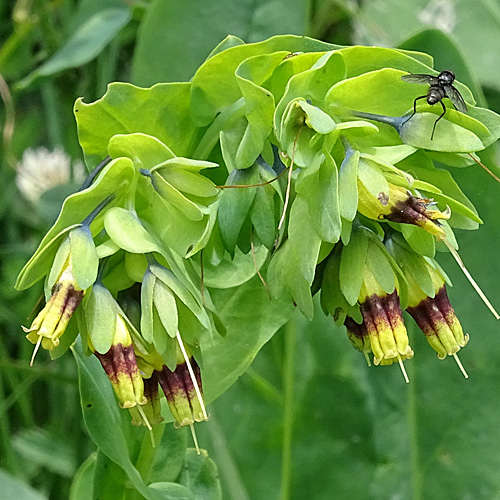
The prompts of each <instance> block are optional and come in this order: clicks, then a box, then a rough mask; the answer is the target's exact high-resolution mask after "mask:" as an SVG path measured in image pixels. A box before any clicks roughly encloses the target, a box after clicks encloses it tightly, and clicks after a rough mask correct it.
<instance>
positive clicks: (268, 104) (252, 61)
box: [221, 52, 286, 169]
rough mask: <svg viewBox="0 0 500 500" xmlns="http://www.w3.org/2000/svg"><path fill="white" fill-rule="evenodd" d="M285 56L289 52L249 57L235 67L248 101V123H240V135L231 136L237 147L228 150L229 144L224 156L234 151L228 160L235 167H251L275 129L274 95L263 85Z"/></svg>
mask: <svg viewBox="0 0 500 500" xmlns="http://www.w3.org/2000/svg"><path fill="white" fill-rule="evenodd" d="M285 55H286V52H281V53H280V52H278V53H273V54H262V55H258V56H254V57H250V58H248V59H246V60H245V61H243V62H242V63H241V64H240V65H239V66H238V68H237V69H236V80H237V83H238V86H239V88H240V91H241V95H242V96H243V99H244V101H245V110H244V113H245V122H246V123H245V124H244V126H241V125H240V127H239V129H240V134H239V137H237V138H235V137H233V138H232V144H233V145H235V146H237V147H236V148H235V149H234V148H233V149H234V151H231V152H229V151H228V148H227V146H226V148H225V152H226V156H225V158H226V157H227V154H228V153H229V154H231V156H232V159H231V162H230V163H229V162H228V163H229V164H230V165H232V166H233V168H239V169H245V168H248V167H250V166H251V165H252V164H253V163H254V162H255V160H256V159H257V157H258V156H259V155H260V154H261V152H262V150H263V148H264V143H265V141H266V140H267V138H268V137H269V135H270V133H271V131H272V128H273V115H274V98H273V95H272V94H271V93H270V92H269V91H268V90H266V89H264V88H263V87H262V86H261V85H262V83H263V82H264V81H265V80H267V79H268V78H269V76H270V75H271V74H272V72H273V70H274V68H275V67H276V66H277V65H278V64H279V63H280V62H281V61H282V60H283V57H284V56H285ZM230 133H231V132H230ZM224 135H225V131H223V132H222V133H221V142H223V141H224ZM235 143H236V144H235ZM226 144H227V141H226ZM226 161H227V160H226Z"/></svg>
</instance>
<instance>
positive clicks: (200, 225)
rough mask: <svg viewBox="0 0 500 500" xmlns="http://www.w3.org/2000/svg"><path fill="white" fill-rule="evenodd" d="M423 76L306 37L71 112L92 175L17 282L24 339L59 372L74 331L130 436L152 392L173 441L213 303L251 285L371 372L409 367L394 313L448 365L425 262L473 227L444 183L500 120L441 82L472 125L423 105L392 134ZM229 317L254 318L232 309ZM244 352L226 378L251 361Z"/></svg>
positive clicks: (405, 64)
mask: <svg viewBox="0 0 500 500" xmlns="http://www.w3.org/2000/svg"><path fill="white" fill-rule="evenodd" d="M431 65H432V59H431V58H430V57H427V56H426V55H424V54H420V53H418V54H416V53H415V54H412V53H411V52H408V51H401V50H397V49H385V48H377V47H338V46H333V45H330V44H326V43H323V42H319V41H316V40H310V39H306V38H304V37H295V36H280V37H274V38H271V39H269V40H265V41H263V42H259V43H256V44H248V45H246V44H240V43H239V42H238V43H236V44H235V43H234V40H232V41H230V43H227V44H226V42H223V43H222V44H221V45H220V46H219V47H218V48H217V50H215V51H214V52H213V53H212V55H211V57H209V58H208V59H207V60H206V61H205V62H204V63H203V65H202V66H201V67H200V68H199V70H198V71H197V72H196V74H195V75H194V76H193V78H192V80H191V81H190V82H188V83H168V84H158V85H155V86H153V87H151V88H150V89H140V88H138V87H135V86H133V85H130V84H119V83H116V84H112V85H110V87H109V89H108V91H107V93H106V95H105V96H104V97H103V98H102V99H100V100H98V101H97V102H95V103H91V104H86V103H83V101H82V100H81V99H79V100H78V101H77V102H76V104H75V116H76V119H77V124H78V133H79V140H80V144H81V146H82V149H83V151H84V154H85V158H86V159H87V161H88V162H89V166H95V165H96V164H97V166H95V169H94V170H93V172H92V174H91V175H90V176H89V178H88V179H87V181H86V182H85V183H84V185H83V186H82V189H81V190H80V191H79V192H78V193H76V194H74V195H71V196H69V197H68V198H67V199H66V200H65V202H64V204H63V207H62V210H61V213H60V215H59V217H58V219H57V221H56V222H55V224H54V226H53V227H52V228H51V229H50V230H49V232H48V233H47V235H46V236H45V237H44V239H43V240H42V242H41V244H40V246H39V248H38V249H37V251H36V252H35V254H34V255H33V257H32V258H31V259H30V261H29V262H28V263H27V264H26V266H25V268H24V269H23V270H22V272H21V274H20V276H19V279H18V283H17V287H18V288H21V289H22V288H27V287H29V286H31V285H32V284H34V283H35V282H36V281H38V280H40V279H43V278H45V295H46V299H47V303H46V305H45V307H44V308H43V310H42V311H41V312H40V313H39V315H38V316H37V317H36V318H35V320H34V321H33V323H32V325H31V327H29V328H26V329H25V330H26V332H27V333H28V339H29V340H30V341H31V342H33V343H34V344H35V345H36V349H38V347H39V346H41V347H42V348H45V349H49V350H56V351H57V354H58V355H59V354H61V352H62V351H64V350H65V349H67V348H68V347H69V346H70V344H71V342H72V341H73V340H74V338H75V337H76V335H77V333H80V334H81V337H82V344H83V348H84V351H85V352H87V353H89V354H90V353H94V354H95V356H97V357H98V358H99V360H100V362H101V364H102V366H103V368H104V370H105V372H106V374H107V375H108V377H109V379H110V380H111V383H112V385H113V388H114V390H115V394H116V396H117V398H118V400H119V401H120V405H121V406H122V407H123V408H128V409H129V410H130V412H131V414H132V420H133V423H135V424H144V425H146V426H150V425H152V424H154V423H158V422H160V421H161V420H162V415H161V407H160V400H159V388H161V390H162V391H163V393H164V394H165V397H166V402H167V404H168V406H169V408H170V412H171V414H172V416H173V418H174V419H175V420H176V422H177V423H178V425H188V424H192V423H193V422H197V421H200V420H206V418H207V413H206V410H205V406H204V403H203V390H202V383H201V379H202V377H201V372H202V370H203V363H202V359H203V355H204V354H205V352H204V346H207V345H211V344H213V342H211V341H212V340H213V339H212V338H211V336H212V335H214V333H215V332H217V333H220V334H224V325H223V321H222V320H221V318H219V316H218V313H217V310H216V307H215V305H214V302H212V299H211V295H214V294H217V289H233V290H234V291H235V293H238V290H240V288H239V287H241V286H244V284H245V283H246V282H247V281H249V280H250V279H251V278H253V277H254V276H255V275H257V274H258V276H259V278H260V279H261V281H262V282H263V283H264V285H265V286H266V288H267V289H268V291H269V293H270V295H271V296H272V297H273V298H275V299H276V300H282V301H284V302H288V303H293V304H294V305H295V306H296V307H297V308H298V309H299V310H300V311H301V312H302V313H303V314H304V315H305V316H306V317H307V318H312V316H313V314H314V305H313V295H314V293H316V292H318V291H320V296H321V304H322V307H323V309H324V311H325V313H327V314H330V315H332V317H333V318H334V320H335V321H336V323H337V324H338V325H343V324H344V325H345V326H346V328H347V332H348V337H349V339H350V340H351V342H352V343H353V345H354V346H355V347H356V348H357V349H358V350H360V351H362V352H363V353H364V354H365V356H367V358H368V359H369V360H370V362H371V360H373V363H374V364H375V365H390V364H393V363H394V362H397V363H399V365H400V366H401V367H403V362H404V361H405V360H409V359H411V358H412V357H413V356H414V351H413V349H412V348H411V346H410V339H409V337H408V334H407V330H406V327H405V322H404V320H403V313H402V311H404V310H406V311H408V313H409V314H410V315H411V316H412V317H413V318H414V319H415V321H416V323H417V324H418V326H419V327H420V328H421V329H422V331H423V332H424V334H425V336H426V338H427V340H428V342H429V344H430V345H431V347H432V348H434V349H435V350H436V352H437V354H438V357H439V358H441V359H442V358H445V357H447V356H453V357H455V359H456V360H457V361H458V358H457V352H458V351H459V349H460V348H462V347H464V346H465V345H466V343H467V341H468V336H467V335H466V334H464V333H463V331H462V328H461V326H460V323H459V322H458V319H457V318H456V316H455V313H454V311H453V308H452V307H451V305H450V303H449V301H448V298H447V295H446V288H445V283H446V282H447V281H448V280H447V277H446V275H445V274H444V272H443V271H442V270H441V268H440V267H439V265H438V264H437V262H436V261H435V260H434V256H435V253H436V245H441V246H442V247H443V248H446V246H447V247H448V248H449V249H452V251H453V252H455V253H456V248H457V245H456V241H455V236H454V233H453V229H454V228H460V229H476V228H477V227H478V225H479V224H480V223H481V219H480V218H479V216H478V214H477V213H476V211H475V209H474V207H473V205H472V203H471V202H470V201H469V200H468V199H467V197H466V196H465V195H464V194H463V193H462V191H461V190H460V188H459V186H458V185H457V184H456V183H455V181H454V180H453V177H452V175H451V174H450V173H449V170H445V169H443V168H442V165H447V166H448V167H450V169H451V168H452V167H455V166H458V167H466V166H468V165H470V164H472V163H474V161H475V160H476V159H477V157H476V156H475V155H474V153H475V152H477V151H481V150H482V149H484V148H486V147H488V146H489V145H490V144H492V143H493V142H494V141H496V140H497V139H498V138H499V136H500V117H499V116H498V115H496V114H495V113H493V112H490V111H488V110H483V109H481V108H478V107H475V106H474V104H475V102H474V97H473V95H472V93H471V92H470V91H469V89H467V87H465V86H464V85H461V84H460V83H458V82H455V83H456V86H457V88H458V89H459V90H460V93H461V95H463V98H464V100H465V101H466V102H467V104H468V106H469V108H467V109H468V113H469V114H464V113H461V112H459V111H456V110H452V109H448V110H447V112H446V115H445V116H444V117H443V118H442V119H440V120H439V123H436V121H435V115H434V114H433V113H432V112H431V110H430V109H429V105H428V104H423V105H422V106H420V107H419V108H418V109H417V110H416V111H417V112H416V113H415V114H414V115H412V118H411V120H409V119H408V116H409V114H410V113H411V112H412V111H413V102H414V99H415V96H416V95H418V93H417V94H416V92H419V91H418V89H416V88H415V87H416V86H415V85H409V84H408V83H406V82H405V81H404V80H403V79H402V78H401V77H402V76H405V75H408V73H423V74H431V75H434V74H437V72H436V71H435V70H434V69H432V67H431ZM130 110H133V113H132V112H131V111H130ZM431 130H432V131H433V134H432V135H431V134H430V131H431ZM434 131H435V133H434ZM466 153H467V154H466ZM98 162H100V163H98ZM215 181H216V182H215ZM138 290H139V293H137V291H138ZM226 297H227V296H226ZM127 300H129V301H132V303H133V306H134V307H132V308H131V309H130V311H129V309H128V308H127V307H126V302H127ZM246 307H248V308H249V309H251V310H252V312H253V313H254V314H255V315H256V316H260V315H261V314H262V311H261V310H260V309H259V308H261V307H266V306H265V305H262V304H260V305H258V306H257V303H255V304H254V301H253V297H252V296H249V297H248V301H246ZM228 308H229V307H228ZM134 310H135V311H136V312H137V314H134V313H133V311H134ZM225 313H226V314H228V312H227V310H226V311H225ZM234 313H235V312H234V311H231V312H230V313H229V314H234ZM264 317H265V315H264ZM241 327H242V328H250V327H249V326H247V325H242V326H241ZM65 330H66V334H64V332H65ZM63 334H64V335H63ZM242 342H243V341H242ZM243 347H244V348H245V349H248V351H246V352H247V354H248V355H246V357H245V356H243V357H244V362H241V359H240V362H241V363H240V365H238V367H237V368H235V367H229V368H227V369H228V370H229V371H230V372H231V376H232V377H233V380H234V379H236V377H237V376H238V375H239V374H240V373H241V371H239V372H238V370H240V369H241V366H243V365H245V363H246V365H245V366H247V365H248V363H250V360H251V359H253V355H254V353H253V352H252V351H251V346H247V345H245V346H242V352H243V351H244V349H243ZM36 349H35V352H36ZM231 361H232V360H231ZM237 362H238V360H234V364H235V365H236V364H237ZM230 364H231V363H230V362H228V363H227V365H228V366H229V365H230ZM214 378H215V377H214ZM218 378H219V379H220V380H223V379H224V377H223V376H221V377H218ZM221 385H222V382H221ZM224 388H226V387H224ZM214 392H217V391H214Z"/></svg>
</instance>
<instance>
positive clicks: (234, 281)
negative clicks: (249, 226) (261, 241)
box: [203, 246, 268, 288]
mask: <svg viewBox="0 0 500 500" xmlns="http://www.w3.org/2000/svg"><path fill="white" fill-rule="evenodd" d="M267 256H268V252H267V250H266V249H265V247H263V246H261V247H260V248H259V249H258V250H257V251H256V252H255V260H256V262H257V268H259V269H260V267H261V266H262V265H263V264H264V262H265V261H266V259H267ZM256 273H257V269H256V268H255V263H254V261H253V257H252V255H251V254H250V253H248V254H244V253H243V252H242V251H241V250H240V249H239V248H236V249H235V252H234V256H233V258H231V259H230V258H229V256H228V255H227V254H226V256H225V257H224V258H223V259H222V260H221V261H220V262H218V263H217V265H212V264H211V263H210V262H207V261H206V260H203V280H204V283H205V286H207V287H209V288H233V287H236V286H239V285H242V284H243V283H246V282H247V281H248V280H250V279H251V278H252V277H253V276H255V274H256Z"/></svg>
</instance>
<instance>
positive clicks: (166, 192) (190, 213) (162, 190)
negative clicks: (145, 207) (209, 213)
mask: <svg viewBox="0 0 500 500" xmlns="http://www.w3.org/2000/svg"><path fill="white" fill-rule="evenodd" d="M152 181H153V186H154V189H155V191H156V192H157V193H158V194H159V195H160V198H161V199H162V200H163V202H164V203H169V204H171V205H172V206H174V207H175V208H176V209H177V210H179V212H181V214H182V215H184V216H185V217H186V218H187V219H190V220H192V221H200V220H202V219H203V215H204V212H203V210H202V209H201V207H200V206H199V205H198V204H196V203H193V202H192V201H191V200H190V199H189V198H187V197H186V196H184V194H182V193H181V192H180V191H179V190H178V189H176V188H175V187H174V186H172V184H170V183H169V182H168V181H167V180H166V179H165V178H164V177H163V176H162V174H161V173H159V172H158V171H155V172H153V173H152Z"/></svg>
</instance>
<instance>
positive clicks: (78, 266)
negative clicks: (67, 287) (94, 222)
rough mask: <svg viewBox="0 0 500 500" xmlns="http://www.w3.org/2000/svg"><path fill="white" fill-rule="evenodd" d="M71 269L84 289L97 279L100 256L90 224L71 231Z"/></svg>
mask: <svg viewBox="0 0 500 500" xmlns="http://www.w3.org/2000/svg"><path fill="white" fill-rule="evenodd" d="M69 241H70V256H71V270H72V272H73V276H74V277H75V280H76V282H77V284H78V286H79V287H80V288H81V289H82V290H86V289H87V288H89V286H91V285H92V284H93V283H94V282H95V280H96V279H97V271H98V269H99V257H98V255H97V252H96V248H95V244H94V240H93V238H92V234H91V232H90V229H89V227H88V226H80V227H77V228H75V229H72V230H71V231H70V232H69Z"/></svg>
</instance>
